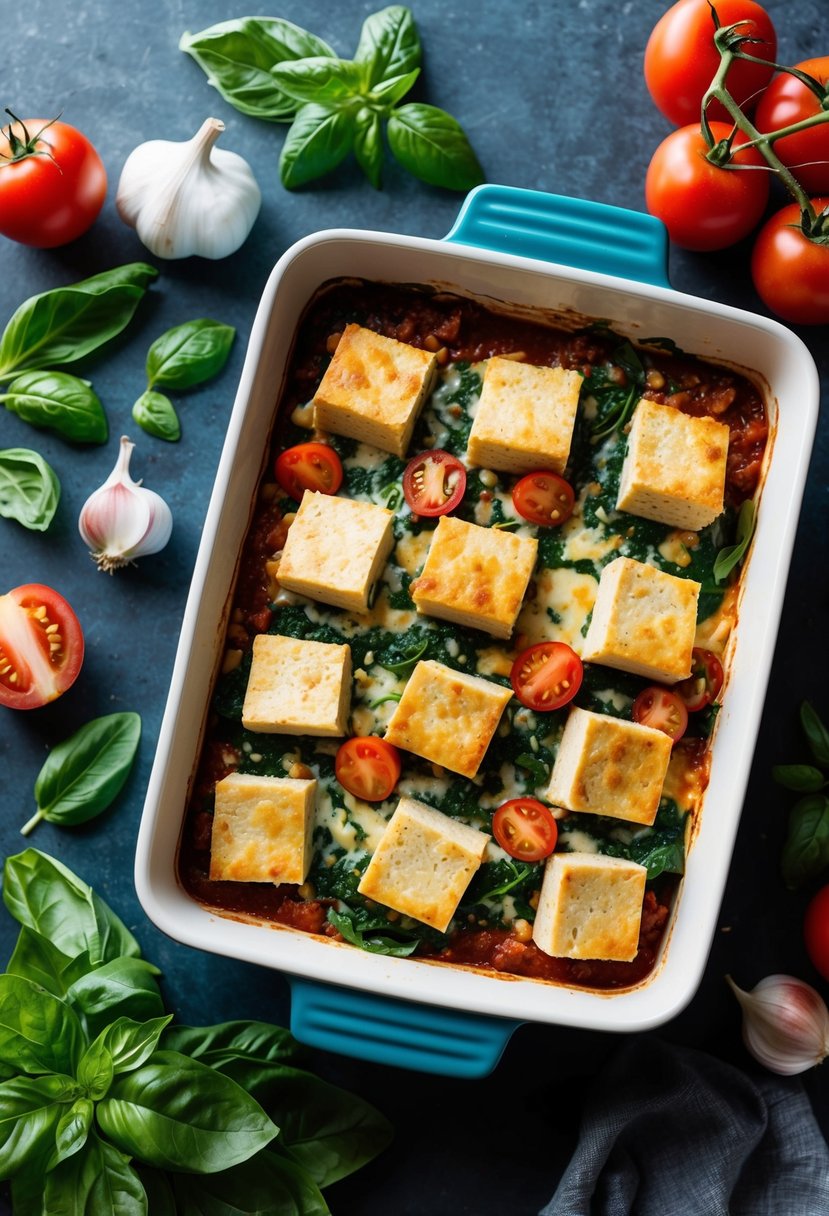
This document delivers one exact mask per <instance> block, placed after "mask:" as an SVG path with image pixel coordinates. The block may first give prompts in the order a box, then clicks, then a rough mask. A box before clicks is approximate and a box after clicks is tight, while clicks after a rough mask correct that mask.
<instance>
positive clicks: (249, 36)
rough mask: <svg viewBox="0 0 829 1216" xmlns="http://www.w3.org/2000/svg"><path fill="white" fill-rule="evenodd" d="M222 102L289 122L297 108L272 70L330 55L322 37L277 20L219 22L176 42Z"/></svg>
mask: <svg viewBox="0 0 829 1216" xmlns="http://www.w3.org/2000/svg"><path fill="white" fill-rule="evenodd" d="M178 45H179V50H182V51H185V52H186V53H187V54H188V55H191V56H192V58H193V59H195V61H196V63H197V64H198V65H199V67H200V68H202V69H203V71H204V72H206V73H207V80H208V84H212V85H213V86H214V88H216V89H218V91H219V92H220V93H221V95H222V97H224V99H225V101H229V102H230V104H231V105H232V106H234V107H235V108H236V109H237V110H240V111H241V113H242V114H250V115H252V116H253V117H254V118H265V119H268V120H270V121H271V122H290V121H291V119H292V118H293V117H294V115H295V114H296V111H297V104H296V102H295V100H294V99H293V98H292V97H289V96H288V95H287V94H286V93H284V92H283V91H282V89H280V88H279V86H278V85H277V83H276V81H275V79H274V76H273V68H275V67H276V66H277V64H280V63H285V62H286V61H290V60H292V59H307V58H309V57H313V56H319V55H325V56H329V55H330V56H332V57H333V56H334V52H333V51H332V49H331V47H330V46H328V44H327V43H325V42H323V41H322V39H321V38H317V37H315V35H313V34H309V33H308V31H307V30H303V29H300V27H299V26H298V25H294V24H293V23H292V22H290V21H285V20H283V19H282V18H281V17H241V18H239V19H238V20H235V21H221V22H219V24H218V25H212V26H210V27H209V28H208V29H205V30H202V31H201V33H199V34H190V33H185V34H183V35H182V37H181V41H180V42H179V44H178Z"/></svg>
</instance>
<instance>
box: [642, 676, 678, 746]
mask: <svg viewBox="0 0 829 1216" xmlns="http://www.w3.org/2000/svg"><path fill="white" fill-rule="evenodd" d="M633 720H634V722H639V723H641V725H642V726H650V727H652V729H653V730H661V731H662V733H663V735H667V736H668V738H669V739H671V740H672V742H674V743H676V742H677V740H678V739H681V738H682V736H683V735H684V734H685V731H686V730H687V728H688V710H687V709H686V708H685V706H684V704H683V702H682V698H681V697H680V696H679V695H678V694H677V693H675V692H674V691H673V689H671V688H662V687H661V686H660V685H659V684H651V685H649V686H648V687H647V688H643V689H642V691H641V692H640V693H639V696H638V697H637V698H636V700H635V701H634V702H633Z"/></svg>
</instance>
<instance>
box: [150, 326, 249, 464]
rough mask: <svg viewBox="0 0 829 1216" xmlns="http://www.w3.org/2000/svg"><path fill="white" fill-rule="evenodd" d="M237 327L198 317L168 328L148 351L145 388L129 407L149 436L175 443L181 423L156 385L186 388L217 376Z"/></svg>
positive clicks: (226, 356)
mask: <svg viewBox="0 0 829 1216" xmlns="http://www.w3.org/2000/svg"><path fill="white" fill-rule="evenodd" d="M235 336H236V330H235V329H234V328H233V327H232V326H231V325H223V324H222V322H221V321H211V320H210V319H209V318H207V317H200V318H199V319H198V320H195V321H185V322H184V324H183V325H176V326H174V327H173V328H172V329H168V330H167V331H166V333H163V334H162V335H161V337H160V338H156V340H155V342H153V344H152V346H151V347H150V349H149V351H148V352H147V364H146V371H147V388H146V389H145V391H144V392H143V393H142V394H141V396H140V397H139V398H138V400H137V401H136V403H135V405H134V406H133V407H132V416H133V418H134V419H135V421H136V422H137V423H138V425H139V426H140V427H141V428H142V429H143V430H145V431H146V432H147V434H149V435H155V436H156V437H157V438H158V439H166V440H168V442H171V443H173V442H175V441H176V440H177V439H179V438H180V436H181V424H180V422H179V419H178V414H177V413H176V410H175V406H174V405H173V403H172V401H171V400H170V398H169V397H167V396H166V394H164V393H159V392H157V391H156V390H157V386H160V387H161V388H167V389H178V390H179V391H180V390H183V389H188V388H193V387H195V385H197V384H203V383H204V382H205V381H206V380H210V379H212V377H213V376H217V375H218V374H219V372H220V371H221V370H222V368H223V367H224V365H225V363H226V362H227V358H228V355H229V354H230V348H231V346H232V345H233V339H234V337H235Z"/></svg>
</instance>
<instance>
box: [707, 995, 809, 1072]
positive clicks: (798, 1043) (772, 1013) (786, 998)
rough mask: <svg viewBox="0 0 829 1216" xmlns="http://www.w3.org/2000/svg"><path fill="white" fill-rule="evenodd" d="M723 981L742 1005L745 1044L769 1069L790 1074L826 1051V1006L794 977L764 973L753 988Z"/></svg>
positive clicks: (806, 1065) (800, 1069)
mask: <svg viewBox="0 0 829 1216" xmlns="http://www.w3.org/2000/svg"><path fill="white" fill-rule="evenodd" d="M725 978H726V980H727V981H728V983H729V985H730V986H731V991H732V992H733V993H734V995H735V996H736V998H737V1000H738V1001H739V1002H740V1005H741V1006H742V1009H743V1042H744V1043H745V1045H746V1047H747V1048H748V1050H749V1051H750V1052H751V1054H752V1055H753V1056H754V1058H755V1060H758V1061H759V1062H760V1063H761V1064H763V1065H764V1066H765V1067H766V1068H768V1069H769V1070H770V1071H771V1072H776V1073H780V1074H781V1075H782V1076H786V1077H790V1076H794V1075H795V1074H797V1073H800V1072H806V1071H807V1069H809V1068H813V1067H814V1066H815V1064H820V1063H822V1061H823V1060H825V1059H826V1057H827V1055H829V1009H827V1008H826V1002H825V1001H824V1000H823V997H822V996H821V995H820V993H818V992H816V991H815V989H814V988H812V986H811V985H810V984H806V983H804V981H803V980H799V979H796V978H795V977H794V976H793V975H767V976H766V978H765V979H764V980H760V983H759V984H757V986H756V987H755V988H753V989H752V990H751V992H744V991H743V989H742V988H738V987H737V985H736V984H735V983H734V981H733V980H732V978H731V976H730V975H727V976H726V977H725Z"/></svg>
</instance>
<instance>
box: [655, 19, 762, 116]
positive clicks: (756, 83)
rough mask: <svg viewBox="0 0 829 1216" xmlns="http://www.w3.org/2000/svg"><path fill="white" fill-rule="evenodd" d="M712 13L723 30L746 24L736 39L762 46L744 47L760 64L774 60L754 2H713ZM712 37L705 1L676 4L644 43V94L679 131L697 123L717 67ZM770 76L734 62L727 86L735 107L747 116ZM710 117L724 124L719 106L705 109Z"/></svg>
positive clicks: (758, 66) (755, 65)
mask: <svg viewBox="0 0 829 1216" xmlns="http://www.w3.org/2000/svg"><path fill="white" fill-rule="evenodd" d="M715 8H716V10H717V16H718V17H719V21H720V25H721V26H726V25H733V24H734V23H735V22H736V21H745V22H746V25H745V27H744V28H741V30H740V33H747V34H751V35H752V37H755V38H761V39H762V40H763V41H762V42H760V43H749V44H748V45H747V46H746V48H745V49H746V51H747V52H748V53H749V54H750V55H756V56H757V58H758V59H771V60H773V59H775V58H776V56H777V36H776V35H775V32H774V26H773V25H772V23H771V18H770V17H769V15H768V13H767V12H766V10H765V9H764V8H761V6H760V5H759V4H755V3H754V2H753V0H717V2H716V4H715ZM714 33H715V26H714V20H713V17H712V15H711V9H710V6H709V4H708V0H679V3H678V4H675V5H674V6H673V7H672V8H669V9H668V11H667V13H665V14H664V15H663V16H662V17H661V18H660V19H659V21H658V22H657V23H656V25H655V26H654V28H653V31H652V33H651V36H650V38H649V39H648V45H647V47H646V49H645V83H646V84H647V86H648V92H649V93H650V95H651V97H652V98H653V100H654V102H655V104H656V105H657V106H658V107H659V109H660V110H661V111H662V113H663V114H664V115H665V117H666V118H668V119H670V121H671V122H672V123H675V124H676V126H678V127H680V126H683V125H684V124H685V123H689V122H695V123H699V120H700V114H701V106H702V99H703V97H704V95H705V93H706V92H707V91H708V87H709V85H710V84H711V82H712V80H713V79H714V76H715V75H716V73H717V69H718V68H719V66H720V54H719V51H718V50H717V48H716V47H715V45H714ZM773 71H774V69H773V68H772V67H764V66H763V65H762V64H758V63H746V61H745V60H743V59H738V60H735V61H734V63H733V64H732V66H731V67H730V69H729V72H728V79H727V81H726V86H727V88H728V91H729V93H730V94H731V96H732V97H733V98H734V100H735V101H736V102H737V103H738V105H740V106H742V108H743V109H744V110H748V111H750V110H751V108H752V106H753V105H755V104H756V102H757V98H758V97H759V96H760V93H761V92H762V90H763V89H764V88H765V86H766V85H767V84H768V82H769V81H770V80H771V77H772V72H773ZM708 117H709V119H712V118H713V119H718V120H719V121H726V120H727V119H728V115H727V113H726V111H725V109H724V107H723V106H721V105H720V103H719V102H712V103H711V105H710V106H709V107H708Z"/></svg>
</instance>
